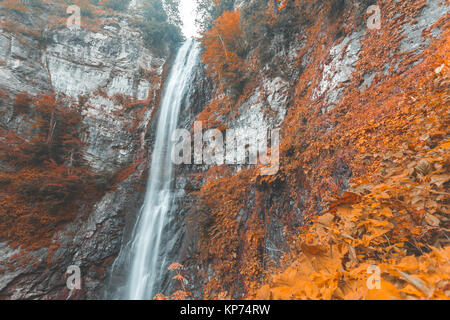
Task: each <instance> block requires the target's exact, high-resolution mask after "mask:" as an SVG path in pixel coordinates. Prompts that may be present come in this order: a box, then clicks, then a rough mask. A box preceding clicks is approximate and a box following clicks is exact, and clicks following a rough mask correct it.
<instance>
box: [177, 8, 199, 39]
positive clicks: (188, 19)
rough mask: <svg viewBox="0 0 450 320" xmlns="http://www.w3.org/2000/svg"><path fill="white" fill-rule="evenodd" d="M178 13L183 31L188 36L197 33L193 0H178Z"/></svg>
mask: <svg viewBox="0 0 450 320" xmlns="http://www.w3.org/2000/svg"><path fill="white" fill-rule="evenodd" d="M180 4H181V6H180V15H181V20H183V33H184V35H185V36H186V37H187V38H189V37H193V36H196V35H197V28H196V26H195V7H196V2H195V0H180Z"/></svg>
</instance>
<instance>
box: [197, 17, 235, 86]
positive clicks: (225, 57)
mask: <svg viewBox="0 0 450 320" xmlns="http://www.w3.org/2000/svg"><path fill="white" fill-rule="evenodd" d="M241 37H242V29H241V24H240V12H239V11H233V12H229V11H225V12H224V13H223V14H222V16H220V17H219V18H218V19H217V20H216V21H214V23H213V27H212V28H211V29H210V30H208V31H206V32H205V33H204V34H203V35H202V38H201V39H200V41H201V43H202V45H203V46H204V48H205V51H204V53H203V55H202V57H203V61H204V63H205V64H206V65H207V69H208V70H209V72H210V73H211V75H213V77H214V79H216V80H219V81H220V80H222V79H223V80H227V81H231V82H235V81H237V80H238V79H239V78H240V76H241V72H242V71H243V70H242V58H241V56H240V54H241V51H242V50H243V40H242V39H241Z"/></svg>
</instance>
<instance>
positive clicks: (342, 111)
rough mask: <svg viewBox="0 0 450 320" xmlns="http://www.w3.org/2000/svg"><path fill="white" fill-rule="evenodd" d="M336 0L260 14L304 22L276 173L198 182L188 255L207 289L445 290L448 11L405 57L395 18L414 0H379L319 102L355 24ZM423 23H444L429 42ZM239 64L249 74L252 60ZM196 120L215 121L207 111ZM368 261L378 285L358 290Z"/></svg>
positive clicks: (373, 293)
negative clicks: (379, 17) (423, 43)
mask: <svg viewBox="0 0 450 320" xmlns="http://www.w3.org/2000/svg"><path fill="white" fill-rule="evenodd" d="M335 2H336V1H325V2H320V3H319V2H316V1H300V0H296V1H285V2H282V3H283V4H286V5H287V3H289V6H290V7H289V10H291V9H292V10H291V11H290V12H287V10H288V9H287V8H286V7H285V8H284V9H282V10H280V13H279V15H278V16H276V17H274V18H273V19H274V20H273V21H269V23H271V24H274V25H275V24H277V23H278V22H277V21H280V20H282V19H284V18H283V16H284V15H285V14H286V15H287V14H291V15H292V14H294V15H298V16H300V15H303V16H306V17H309V19H308V20H307V21H303V20H296V22H295V23H301V26H299V25H295V24H294V25H290V26H289V27H290V28H292V29H295V28H297V27H298V28H301V30H302V32H301V33H300V36H302V37H303V38H302V46H301V47H300V48H299V51H298V60H299V62H298V66H297V67H298V68H301V71H302V72H301V73H300V76H299V77H298V79H296V84H295V92H294V94H293V100H294V101H293V103H292V105H291V106H290V108H289V110H288V113H287V116H286V119H285V121H284V123H283V125H282V132H281V135H282V137H283V140H282V142H281V146H280V149H281V168H280V172H279V173H278V174H277V175H275V176H270V177H259V176H258V174H257V170H254V169H250V170H243V171H240V172H239V173H238V174H235V175H233V176H229V175H227V176H222V177H220V176H219V177H217V179H210V180H208V182H207V183H206V184H205V185H204V186H203V187H202V189H201V190H200V191H199V198H198V199H199V203H198V207H197V209H196V211H195V212H196V213H197V217H196V218H198V219H199V220H198V221H199V223H198V225H197V230H198V232H199V248H200V252H199V257H198V261H199V263H200V264H201V265H204V266H208V268H209V269H208V270H213V275H212V276H211V275H209V274H208V275H207V274H205V275H204V276H205V277H207V279H208V281H207V284H206V286H205V288H204V291H205V296H206V297H208V298H219V297H224V296H226V297H230V298H245V297H247V298H256V299H448V298H449V296H450V282H449V274H450V269H449V265H450V263H449V262H450V261H449V259H450V256H449V254H450V253H449V241H448V228H449V217H448V214H449V210H448V203H449V202H448V201H449V197H448V196H449V193H448V186H449V180H450V174H449V169H450V168H449V163H450V159H449V154H450V152H449V147H450V145H449V134H450V132H449V129H448V128H449V123H448V122H449V117H448V106H449V102H450V97H449V94H448V87H449V84H450V78H449V71H450V60H449V57H448V52H449V49H450V43H449V39H450V35H449V31H448V30H449V25H448V21H449V20H448V15H447V16H443V17H442V18H441V19H438V20H437V21H436V23H435V25H434V26H430V27H428V28H426V29H425V30H424V32H423V37H424V39H426V40H427V41H429V46H428V48H425V49H424V50H423V51H419V52H413V51H411V52H404V51H402V49H401V41H402V39H403V37H404V35H403V34H402V30H403V29H402V26H403V24H405V23H409V21H412V22H411V23H414V21H415V20H414V19H415V18H417V16H418V15H419V14H420V12H421V10H422V9H423V8H424V6H425V5H426V1H412V0H411V1H403V2H402V3H401V5H399V4H398V3H394V2H390V1H380V2H379V5H380V6H381V10H382V12H384V16H383V28H382V29H380V30H366V31H365V34H364V36H363V37H362V43H361V52H360V53H359V56H358V61H357V63H356V65H355V69H354V71H353V74H352V78H351V80H350V81H349V82H348V83H346V84H345V88H344V93H343V97H342V99H341V100H340V101H339V102H338V103H337V105H335V106H333V107H332V108H330V109H329V110H327V108H328V107H329V104H328V102H327V101H326V99H324V98H323V97H317V96H316V95H315V92H316V89H317V88H318V87H319V85H320V81H321V79H322V69H321V68H322V67H323V63H324V62H327V61H329V59H330V55H329V52H330V49H331V47H332V46H334V45H335V44H337V43H339V42H340V41H342V37H343V35H347V34H350V33H352V32H354V31H357V30H359V29H358V27H357V26H359V23H360V21H359V20H358V17H359V16H358V14H359V13H358V12H356V11H352V10H356V9H355V8H354V7H353V8H352V9H349V11H342V12H341V15H340V16H339V15H336V14H335V11H333V10H334V9H333V4H334V3H335ZM447 4H448V1H447ZM280 7H281V6H280ZM300 9H302V10H301V11H300ZM399 17H401V18H399ZM405 17H408V18H407V19H406V18H405ZM408 19H409V20H408ZM405 20H406V21H408V22H405ZM433 28H436V29H440V30H442V34H441V35H440V36H439V37H437V38H435V39H431V31H432V30H433ZM255 39H258V37H256V36H255ZM217 48H218V47H217ZM256 51H257V48H255V50H254V51H253V52H256ZM302 60H306V61H308V63H307V64H304V65H301V62H302ZM242 63H243V67H244V68H249V69H251V68H252V65H253V60H251V59H250V58H248V59H246V58H244V59H243V60H242ZM217 65H219V64H217ZM386 65H388V66H391V67H390V68H389V69H388V72H386V71H385V70H386ZM394 66H396V67H395V68H394ZM370 73H374V77H373V81H372V84H371V85H370V86H367V87H366V88H362V86H361V85H362V83H364V79H365V77H366V76H367V75H368V74H370ZM221 93H222V92H219V95H218V96H220V94H221ZM216 100H217V101H219V100H220V97H216ZM240 102H242V100H240ZM231 103H232V101H231V102H230V104H231ZM235 103H236V104H237V103H238V101H236V102H235ZM229 108H230V109H233V106H230V107H229ZM234 109H237V108H234ZM324 110H327V111H326V112H325V111H324ZM201 116H202V117H204V118H205V119H203V120H206V118H209V119H210V120H211V121H216V119H215V118H216V117H217V111H216V112H215V110H214V108H212V109H208V111H207V112H204V113H203V114H202V115H201ZM271 228H272V229H271ZM278 230H279V232H280V233H282V234H283V236H284V239H285V240H286V248H285V249H284V250H283V252H282V254H281V256H282V258H281V259H280V260H279V261H273V260H272V258H271V257H270V256H268V255H267V254H266V253H265V250H266V249H267V248H268V247H269V246H270V239H271V236H273V233H274V232H278ZM282 249H283V248H282ZM373 266H375V267H377V268H379V270H380V279H381V288H380V289H371V288H370V287H369V286H368V285H367V281H368V279H369V277H370V276H371V272H369V271H368V270H370V268H373Z"/></svg>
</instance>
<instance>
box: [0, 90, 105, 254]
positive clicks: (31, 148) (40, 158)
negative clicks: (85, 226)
mask: <svg viewBox="0 0 450 320" xmlns="http://www.w3.org/2000/svg"><path fill="white" fill-rule="evenodd" d="M15 106H16V107H21V108H26V114H24V116H26V117H25V118H24V120H23V121H24V122H28V123H31V125H30V128H31V130H30V131H31V132H28V133H27V135H26V136H25V137H21V136H20V135H19V134H17V133H15V132H1V133H0V157H1V160H2V161H5V162H7V163H8V165H9V166H8V172H5V173H0V184H1V187H2V188H1V193H2V197H1V198H2V199H1V201H0V239H2V240H4V239H5V240H9V241H10V243H11V244H12V245H13V246H16V245H19V244H20V245H22V246H24V247H32V248H36V247H40V246H43V245H48V244H49V243H50V239H51V237H52V235H53V234H54V232H56V231H57V230H58V229H60V228H61V227H63V225H64V224H65V223H67V222H68V221H71V220H72V219H73V218H74V217H75V216H76V214H77V213H78V209H79V206H81V201H83V200H85V201H87V202H88V203H89V202H91V201H92V200H93V199H96V197H98V196H99V193H100V192H101V191H100V190H98V186H99V184H97V181H96V178H95V177H94V175H93V174H92V173H91V172H90V171H89V170H88V169H87V168H85V167H84V164H83V160H82V158H81V151H82V150H81V148H82V143H81V141H80V138H79V134H80V127H81V115H80V113H79V112H78V111H77V110H76V108H70V107H64V106H62V105H60V104H59V103H58V102H57V101H56V99H55V96H54V95H40V96H38V97H35V98H34V99H32V97H30V96H28V95H27V94H25V93H24V94H19V95H18V96H17V97H16V99H15Z"/></svg>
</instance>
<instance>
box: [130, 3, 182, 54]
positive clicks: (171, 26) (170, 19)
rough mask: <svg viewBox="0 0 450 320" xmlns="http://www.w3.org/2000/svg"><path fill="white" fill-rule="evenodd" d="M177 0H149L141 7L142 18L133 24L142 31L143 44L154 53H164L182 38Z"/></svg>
mask: <svg viewBox="0 0 450 320" xmlns="http://www.w3.org/2000/svg"><path fill="white" fill-rule="evenodd" d="M178 8H179V2H178V1H177V0H165V1H164V2H163V1H162V0H149V1H147V2H146V3H145V6H144V9H143V19H139V20H136V21H135V22H134V23H133V25H134V26H135V27H137V28H139V29H140V30H141V31H142V34H143V37H144V41H145V44H146V45H147V46H148V47H149V48H151V49H152V50H153V51H155V53H156V54H164V53H165V51H166V48H167V46H168V47H172V48H173V47H175V46H176V45H177V44H178V43H179V42H181V41H182V40H183V36H182V34H181V31H180V25H181V19H180V14H179V9H178Z"/></svg>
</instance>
